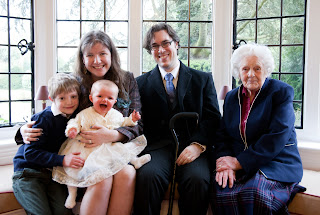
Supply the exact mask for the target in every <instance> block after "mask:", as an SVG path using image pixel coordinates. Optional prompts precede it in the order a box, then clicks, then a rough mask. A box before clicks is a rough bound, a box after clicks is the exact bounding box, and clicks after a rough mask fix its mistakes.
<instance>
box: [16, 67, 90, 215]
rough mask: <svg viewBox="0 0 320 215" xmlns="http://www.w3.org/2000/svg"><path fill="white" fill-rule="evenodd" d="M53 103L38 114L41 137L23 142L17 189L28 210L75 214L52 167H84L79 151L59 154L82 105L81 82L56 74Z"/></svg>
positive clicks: (51, 85) (52, 81) (18, 159)
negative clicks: (77, 110)
mask: <svg viewBox="0 0 320 215" xmlns="http://www.w3.org/2000/svg"><path fill="white" fill-rule="evenodd" d="M48 88H49V99H50V100H51V101H52V106H51V107H47V108H46V109H45V110H43V111H42V112H40V113H37V114H35V115H34V116H33V117H32V118H31V120H32V121H36V123H35V124H34V125H33V127H34V128H42V129H43V134H42V135H41V136H40V137H39V138H38V140H37V141H35V142H31V143H30V144H24V145H22V146H21V147H20V148H19V149H18V151H17V153H16V155H15V157H14V159H13V164H14V174H13V177H12V180H13V190H14V194H15V197H16V199H17V200H18V202H19V203H20V204H21V205H22V207H23V208H24V209H25V211H26V212H27V214H57V215H58V214H59V215H60V214H72V213H71V211H70V210H68V209H66V208H65V207H64V201H65V199H66V197H67V195H68V193H67V188H66V186H64V185H61V184H59V183H57V182H55V181H53V180H52V168H53V167H55V166H69V167H71V166H72V167H74V168H80V167H82V166H83V164H84V160H83V159H82V158H80V157H79V156H78V154H77V153H71V154H68V155H58V151H59V148H60V146H61V144H62V143H63V142H64V141H65V140H66V136H65V133H64V131H65V128H66V126H67V122H68V119H69V118H70V116H71V115H72V114H73V113H74V111H75V110H76V109H77V108H78V105H79V95H80V85H79V82H78V81H77V79H76V78H75V77H73V76H72V75H69V74H64V73H58V74H55V75H54V76H53V77H52V78H51V79H50V80H49V83H48Z"/></svg>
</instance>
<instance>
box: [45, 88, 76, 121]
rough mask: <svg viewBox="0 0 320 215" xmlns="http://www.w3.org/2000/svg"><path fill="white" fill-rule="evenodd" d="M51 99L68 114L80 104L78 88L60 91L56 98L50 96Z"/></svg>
mask: <svg viewBox="0 0 320 215" xmlns="http://www.w3.org/2000/svg"><path fill="white" fill-rule="evenodd" d="M50 100H51V101H52V102H54V103H55V105H56V106H57V108H58V109H59V110H60V111H61V112H62V113H64V114H66V115H68V116H69V115H71V114H73V112H74V111H75V110H76V109H77V108H78V106H79V96H78V93H77V91H76V90H73V91H71V92H63V93H60V94H58V95H57V96H56V98H55V99H52V98H50Z"/></svg>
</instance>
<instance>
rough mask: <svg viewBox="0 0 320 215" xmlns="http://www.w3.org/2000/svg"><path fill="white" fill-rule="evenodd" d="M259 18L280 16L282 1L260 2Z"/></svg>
mask: <svg viewBox="0 0 320 215" xmlns="http://www.w3.org/2000/svg"><path fill="white" fill-rule="evenodd" d="M258 5H259V6H258V8H260V9H259V10H258V17H273V16H280V13H281V0H268V1H266V0H258Z"/></svg>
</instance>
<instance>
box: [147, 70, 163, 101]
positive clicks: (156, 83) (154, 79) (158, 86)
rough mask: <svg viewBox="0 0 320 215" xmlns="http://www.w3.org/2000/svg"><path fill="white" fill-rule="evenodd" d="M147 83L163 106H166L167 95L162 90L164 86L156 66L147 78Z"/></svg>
mask: <svg viewBox="0 0 320 215" xmlns="http://www.w3.org/2000/svg"><path fill="white" fill-rule="evenodd" d="M148 81H149V83H150V85H151V87H152V88H153V89H154V91H155V92H157V94H158V95H159V97H160V98H161V99H162V100H163V102H165V104H166V105H167V94H166V91H165V89H164V85H163V81H162V77H161V75H160V71H159V68H158V66H156V67H155V68H154V69H153V70H152V71H151V74H150V76H149V80H148Z"/></svg>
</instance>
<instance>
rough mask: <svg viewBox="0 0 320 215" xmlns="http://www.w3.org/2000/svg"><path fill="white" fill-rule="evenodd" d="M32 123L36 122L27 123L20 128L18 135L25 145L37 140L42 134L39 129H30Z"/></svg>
mask: <svg viewBox="0 0 320 215" xmlns="http://www.w3.org/2000/svg"><path fill="white" fill-rule="evenodd" d="M34 123H36V122H35V121H31V122H28V123H26V124H24V125H23V126H21V128H20V133H21V136H22V138H23V142H24V143H26V144H30V142H31V141H37V140H38V139H39V138H38V137H39V136H41V134H42V129H41V128H32V126H33V125H34Z"/></svg>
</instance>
